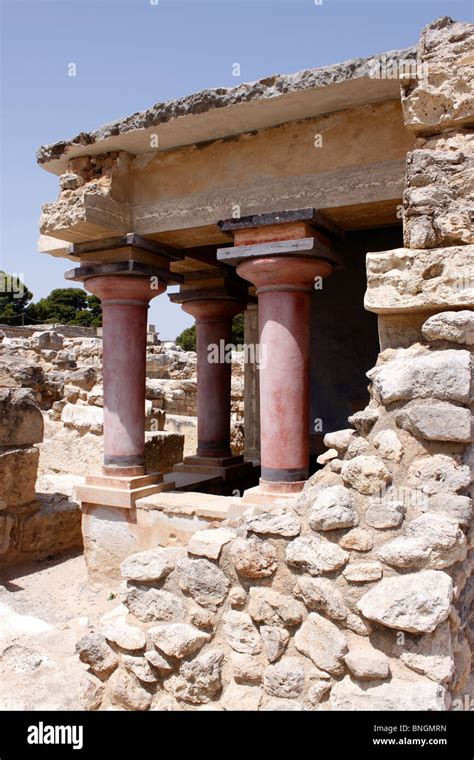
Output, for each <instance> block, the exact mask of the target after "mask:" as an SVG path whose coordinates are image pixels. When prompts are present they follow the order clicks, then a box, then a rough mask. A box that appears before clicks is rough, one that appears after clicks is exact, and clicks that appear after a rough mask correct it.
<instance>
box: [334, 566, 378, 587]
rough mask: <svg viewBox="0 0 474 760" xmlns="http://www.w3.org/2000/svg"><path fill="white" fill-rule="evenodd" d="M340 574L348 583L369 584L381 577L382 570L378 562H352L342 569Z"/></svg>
mask: <svg viewBox="0 0 474 760" xmlns="http://www.w3.org/2000/svg"><path fill="white" fill-rule="evenodd" d="M342 574H343V576H344V578H345V579H346V581H349V582H350V583H371V582H372V581H378V580H379V579H380V578H381V577H382V574H383V569H382V565H381V564H380V562H353V563H351V564H349V565H347V566H346V567H345V568H344V570H343V571H342Z"/></svg>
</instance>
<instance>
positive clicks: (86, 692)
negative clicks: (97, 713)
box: [80, 676, 105, 711]
mask: <svg viewBox="0 0 474 760" xmlns="http://www.w3.org/2000/svg"><path fill="white" fill-rule="evenodd" d="M104 694H105V684H103V683H102V681H99V679H98V678H94V676H87V677H86V678H85V679H84V680H83V682H82V683H81V690H80V700H81V704H82V706H83V708H84V710H90V711H93V710H99V709H100V706H101V705H102V700H103V698H104Z"/></svg>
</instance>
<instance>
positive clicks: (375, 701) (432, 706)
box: [329, 676, 449, 712]
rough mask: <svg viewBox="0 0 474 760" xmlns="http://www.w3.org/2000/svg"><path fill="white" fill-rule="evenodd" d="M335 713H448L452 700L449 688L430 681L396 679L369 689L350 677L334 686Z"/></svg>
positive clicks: (331, 700) (365, 684)
mask: <svg viewBox="0 0 474 760" xmlns="http://www.w3.org/2000/svg"><path fill="white" fill-rule="evenodd" d="M329 704H330V709H331V710H354V711H360V710H372V711H373V710H382V711H385V710H386V711H395V712H396V711H401V712H406V711H411V710H416V711H424V710H431V711H433V710H434V711H444V710H447V709H448V705H449V699H448V697H447V692H446V689H445V688H443V687H442V686H440V685H439V684H435V683H433V682H432V681H429V680H428V679H426V680H425V681H421V680H417V681H403V680H402V679H401V678H392V679H391V681H387V682H386V683H383V684H377V685H374V686H367V683H366V682H365V681H363V682H362V683H361V684H358V683H357V682H355V681H353V680H352V678H350V677H349V676H346V677H345V678H343V679H342V681H339V682H337V683H335V684H334V686H333V688H332V690H331V696H330V698H329Z"/></svg>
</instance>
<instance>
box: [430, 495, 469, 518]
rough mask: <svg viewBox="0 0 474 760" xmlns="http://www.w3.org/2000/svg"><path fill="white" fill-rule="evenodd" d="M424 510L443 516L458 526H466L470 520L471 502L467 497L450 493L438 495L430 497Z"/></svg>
mask: <svg viewBox="0 0 474 760" xmlns="http://www.w3.org/2000/svg"><path fill="white" fill-rule="evenodd" d="M426 510H427V511H428V512H433V513H435V514H444V515H447V516H448V517H450V518H451V519H452V520H456V521H457V522H459V524H460V525H463V526H467V525H469V523H470V522H471V520H472V500H471V499H470V498H469V496H459V495H455V494H451V493H439V494H435V495H434V496H430V498H429V499H428V503H427V504H426Z"/></svg>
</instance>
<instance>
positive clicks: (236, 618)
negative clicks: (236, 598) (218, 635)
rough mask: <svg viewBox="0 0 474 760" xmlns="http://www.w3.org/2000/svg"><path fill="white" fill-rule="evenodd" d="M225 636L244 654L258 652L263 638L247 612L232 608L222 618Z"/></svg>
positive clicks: (237, 650) (234, 647) (233, 647)
mask: <svg viewBox="0 0 474 760" xmlns="http://www.w3.org/2000/svg"><path fill="white" fill-rule="evenodd" d="M222 622H223V633H224V638H225V640H226V641H227V643H228V644H229V646H230V647H232V649H234V650H235V651H236V652H242V654H258V653H259V652H261V651H262V640H261V638H260V634H259V632H258V631H257V629H256V628H255V626H254V624H253V622H252V618H251V617H250V615H249V614H248V613H247V612H237V610H230V611H229V612H226V613H225V615H224V616H223V618H222Z"/></svg>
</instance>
